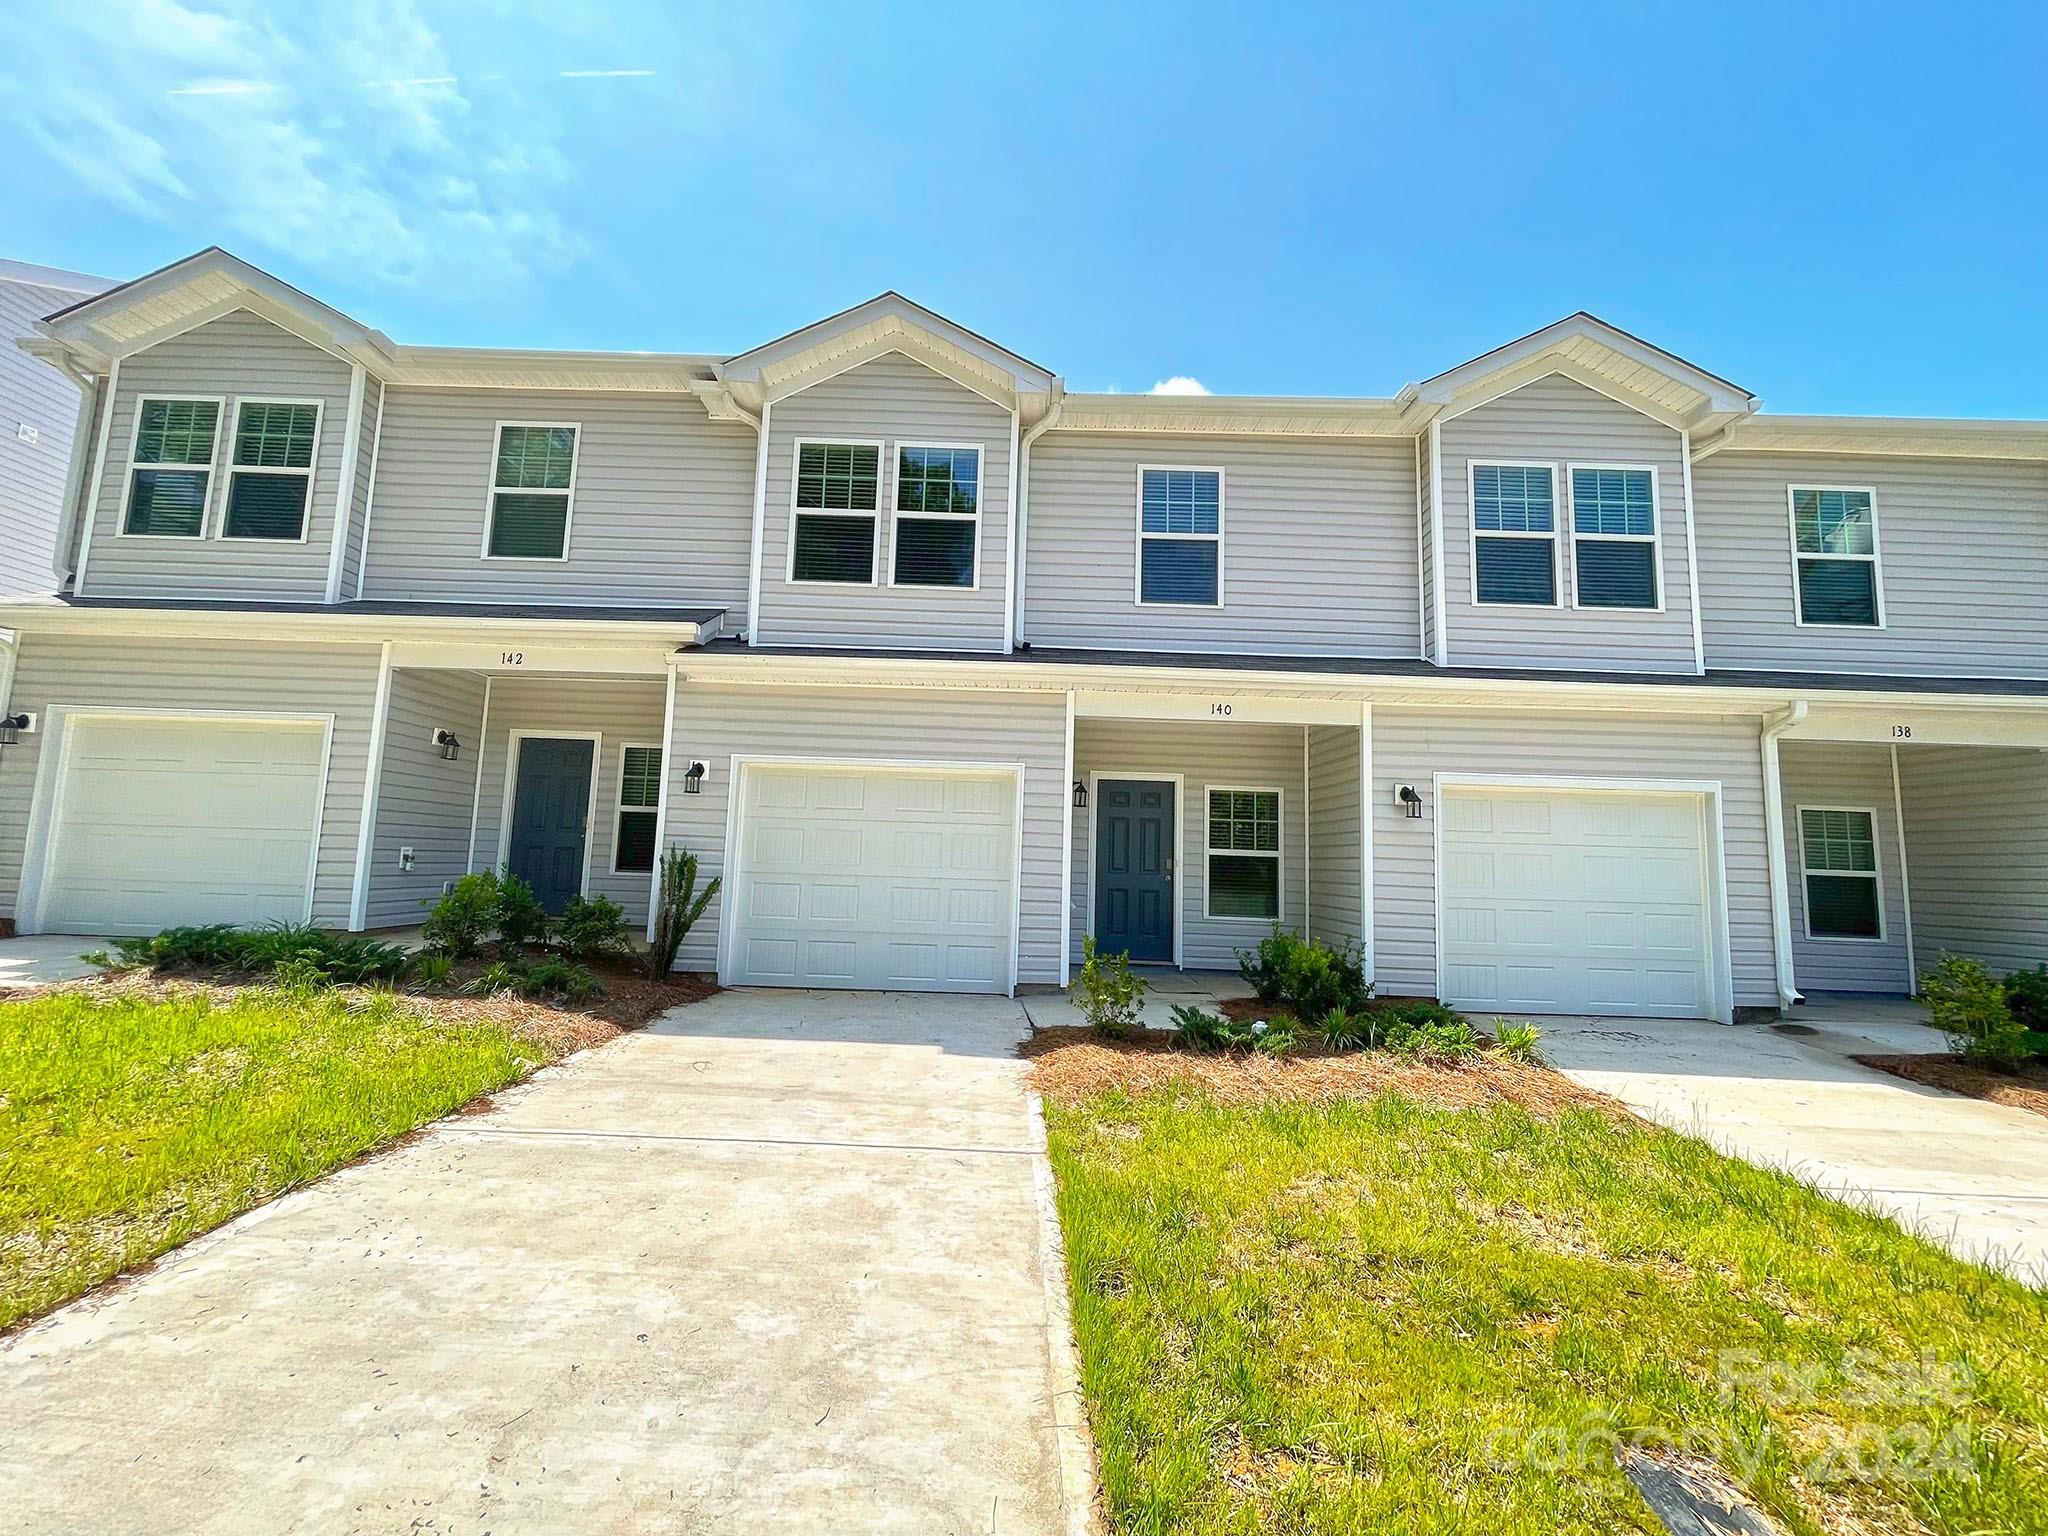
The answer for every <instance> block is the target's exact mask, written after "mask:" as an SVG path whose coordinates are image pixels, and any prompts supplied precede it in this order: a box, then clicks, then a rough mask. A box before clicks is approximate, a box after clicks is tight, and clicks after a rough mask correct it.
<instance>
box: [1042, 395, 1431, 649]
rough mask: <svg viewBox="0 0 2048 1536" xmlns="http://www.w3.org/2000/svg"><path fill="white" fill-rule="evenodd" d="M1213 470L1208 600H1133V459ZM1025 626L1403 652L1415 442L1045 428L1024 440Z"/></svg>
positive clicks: (1183, 645) (1412, 623) (1415, 628)
mask: <svg viewBox="0 0 2048 1536" xmlns="http://www.w3.org/2000/svg"><path fill="white" fill-rule="evenodd" d="M1147 464H1151V465H1179V466H1189V467H1202V468H1210V467H1221V468H1222V470H1223V550H1222V560H1223V570H1222V575H1223V583H1222V597H1223V606H1222V607H1221V608H1191V607H1190V608H1175V607H1162V606H1140V605H1139V603H1138V601H1137V569H1138V486H1139V478H1138V477H1139V468H1140V466H1141V465H1147ZM1028 513H1029V517H1030V527H1029V529H1028V530H1027V534H1026V538H1025V544H1024V552H1025V553H1024V559H1025V566H1026V579H1025V583H1024V592H1025V603H1026V607H1025V613H1024V636H1025V638H1026V639H1028V640H1030V641H1031V642H1032V643H1033V644H1034V645H1045V646H1099V647H1104V648H1108V649H1113V650H1137V651H1151V650H1174V651H1204V652H1215V651H1251V652H1257V653H1261V654H1287V655H1302V656H1402V657H1407V656H1414V655H1415V654H1416V652H1417V638H1418V636H1419V634H1420V622H1421V620H1420V615H1419V614H1418V612H1417V608H1418V604H1419V601H1420V598H1419V592H1420V585H1421V581H1420V571H1419V567H1418V564H1417V560H1418V549H1417V544H1416V539H1415V447H1414V444H1413V443H1411V442H1409V441H1407V440H1406V439H1392V438H1389V439H1380V440H1372V441H1353V442H1341V441H1330V442H1313V441H1305V440H1302V439H1298V438H1276V439H1257V438H1217V437H1200V436H1182V435H1168V434H1136V435H1133V434H1124V433H1117V434H1107V433H1085V432H1059V431H1054V432H1049V433H1047V434H1046V435H1045V436H1044V437H1043V438H1041V439H1039V441H1038V442H1037V443H1036V444H1035V445H1034V446H1033V448H1032V450H1031V501H1030V506H1029V508H1028Z"/></svg>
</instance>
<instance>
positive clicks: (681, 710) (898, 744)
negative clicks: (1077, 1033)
mask: <svg viewBox="0 0 2048 1536" xmlns="http://www.w3.org/2000/svg"><path fill="white" fill-rule="evenodd" d="M1066 725H1067V715H1066V699H1065V696H1064V695H1062V694H1057V693H1005V694H995V695H989V694H984V695H980V696H976V695H973V694H964V693H946V692H941V691H936V690H927V689H913V690H902V691H879V690H867V689H850V688H849V689H832V690H827V691H822V692H815V693H811V692H803V691H800V690H792V689H782V688H724V687H712V686H707V685H704V684H699V683H688V682H686V683H685V684H684V686H683V687H682V688H681V689H680V690H679V691H678V692H677V694H676V731H675V742H674V752H673V754H672V755H671V756H670V758H669V760H668V770H669V785H668V827H667V838H668V841H669V842H670V843H672V844H680V845H682V846H685V847H687V848H689V849H690V850H691V851H692V852H693V853H695V854H696V855H697V856H698V858H699V859H700V860H701V861H702V864H701V870H702V873H701V875H700V879H702V880H707V881H708V880H709V879H711V877H712V876H714V875H717V874H721V873H722V872H723V871H724V869H725V860H726V847H725V836H726V809H727V803H728V801H729V799H730V796H731V792H732V775H733V766H732V760H733V757H734V756H735V754H739V755H756V756H771V757H773V756H779V757H789V758H799V759H811V760H843V759H852V760H856V761H869V760H890V759H893V760H897V761H913V762H957V763H988V764H991V765H996V766H1005V767H1006V766H1009V765H1011V764H1017V763H1021V764H1023V766H1024V800H1023V807H1022V816H1023V832H1024V846H1023V863H1022V866H1021V869H1020V872H1019V880H1018V885H1019V892H1018V902H1019V905H1018V943H1017V970H1018V979H1019V980H1020V981H1023V982H1057V981H1059V980H1060V975H1061V969H1060V944H1059V939H1060V902H1061V896H1062V893H1061V891H1060V823H1061V818H1062V817H1064V816H1065V815H1066V814H1067V805H1068V783H1067V779H1066V777H1065V774H1064V772H1063V769H1064V766H1065V758H1066ZM692 758H697V759H700V760H702V761H703V762H705V763H707V764H708V765H709V769H710V771H709V772H708V773H707V774H706V775H705V779H704V785H703V790H702V793H700V794H695V795H686V794H684V793H683V784H682V776H683V773H684V771H685V770H686V769H687V768H688V767H689V764H690V760H691V759H692ZM723 920H724V896H723V893H721V894H720V896H719V897H718V898H717V899H715V900H714V901H713V902H712V904H711V906H710V908H709V909H708V910H707V911H706V913H705V914H704V919H703V921H702V922H700V923H699V924H698V925H697V927H696V929H695V931H693V932H692V933H691V934H690V937H689V940H688V942H687V943H686V944H685V945H684V947H683V951H682V954H681V957H680V958H679V960H678V961H677V964H678V966H679V967H680V968H681V969H683V970H701V971H708V970H711V969H713V968H714V966H715V964H716V953H717V937H718V925H719V923H720V922H722V921H723Z"/></svg>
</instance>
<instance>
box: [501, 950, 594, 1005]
mask: <svg viewBox="0 0 2048 1536" xmlns="http://www.w3.org/2000/svg"><path fill="white" fill-rule="evenodd" d="M513 985H514V987H516V988H517V989H518V992H519V995H520V996H521V997H546V996H550V995H553V996H556V997H561V998H566V999H567V1000H568V1001H570V1002H572V1003H580V1002H581V1001H583V999H585V998H586V997H595V996H596V995H597V994H598V993H600V992H602V991H603V990H604V987H603V986H602V985H600V984H599V982H598V979H597V978H596V977H595V976H593V975H591V974H590V972H588V971H586V970H585V969H584V968H583V967H582V966H580V965H575V964H572V963H571V962H570V961H567V960H564V959H563V958H562V957H561V956H560V955H549V956H548V957H547V958H546V959H544V960H536V961H535V962H534V963H533V964H532V965H529V966H527V967H526V968H525V969H524V970H522V971H515V972H514V973H513Z"/></svg>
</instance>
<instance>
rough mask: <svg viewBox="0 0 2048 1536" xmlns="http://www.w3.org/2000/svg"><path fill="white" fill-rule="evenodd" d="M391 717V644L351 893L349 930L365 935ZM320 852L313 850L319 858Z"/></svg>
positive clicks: (373, 723) (381, 678)
mask: <svg viewBox="0 0 2048 1536" xmlns="http://www.w3.org/2000/svg"><path fill="white" fill-rule="evenodd" d="M390 717H391V642H390V641H389V640H386V641H385V642H384V646H383V649H382V650H381V651H380V652H379V653H378V656H377V702H376V705H375V706H374V708H373V711H372V713H371V716H370V761H369V765H368V767H367V768H366V770H365V771H364V774H363V820H362V825H361V826H360V827H359V828H358V829H357V831H356V883H355V889H354V890H353V891H352V892H351V893H350V894H349V902H348V927H349V932H351V933H361V932H362V931H363V927H364V923H365V920H366V919H367V917H368V915H369V907H370V842H371V839H372V838H373V837H374V836H375V834H376V831H377V792H378V790H379V789H380V788H382V786H383V782H384V727H385V724H386V722H387V721H388V720H389V719H390ZM319 856H320V850H319V849H317V848H316V849H314V850H313V857H314V858H315V859H318V858H319Z"/></svg>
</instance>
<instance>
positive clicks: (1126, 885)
mask: <svg viewBox="0 0 2048 1536" xmlns="http://www.w3.org/2000/svg"><path fill="white" fill-rule="evenodd" d="M1095 793H1096V800H1097V808H1096V813H1095V945H1096V947H1097V948H1098V949H1100V950H1101V951H1102V952H1103V953H1104V954H1114V953H1116V952H1117V951H1119V950H1121V951H1122V952H1123V953H1125V954H1127V955H1129V956H1130V957H1131V958H1132V959H1133V960H1171V959H1173V825H1174V818H1173V785H1172V784H1170V783H1157V782H1154V781H1153V780H1151V779H1104V780H1102V781H1101V782H1100V783H1099V784H1097V785H1096V786H1095Z"/></svg>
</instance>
